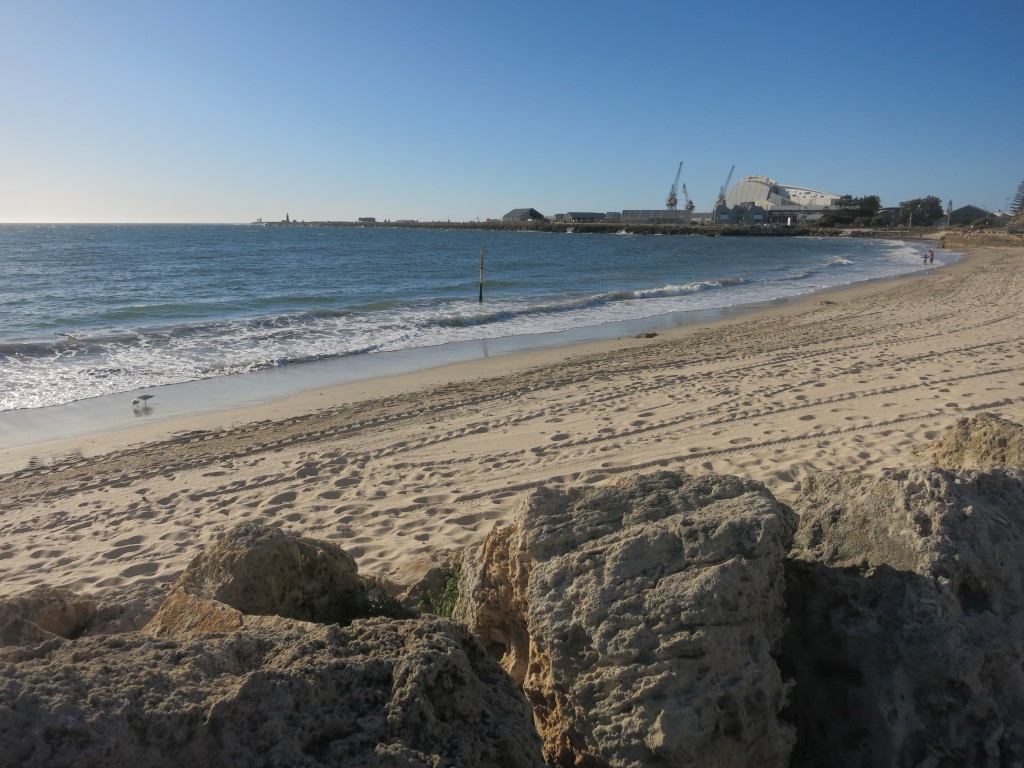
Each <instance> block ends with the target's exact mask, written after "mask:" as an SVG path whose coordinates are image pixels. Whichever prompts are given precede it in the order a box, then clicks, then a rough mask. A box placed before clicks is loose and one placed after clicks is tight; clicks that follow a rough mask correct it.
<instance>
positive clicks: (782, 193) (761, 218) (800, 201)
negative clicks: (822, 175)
mask: <svg viewBox="0 0 1024 768" xmlns="http://www.w3.org/2000/svg"><path fill="white" fill-rule="evenodd" d="M839 197H840V196H839V195H837V194H834V193H832V192H822V191H821V190H818V189H809V188H808V187H795V186H792V185H787V184H778V183H777V182H775V181H774V180H773V179H769V178H768V177H767V176H746V177H744V178H742V179H740V180H739V181H738V182H736V184H735V185H733V188H732V189H730V190H729V191H728V193H727V194H726V196H725V204H724V205H717V206H715V211H714V220H715V222H716V223H718V224H729V223H732V224H765V223H768V222H769V221H789V222H792V221H794V220H796V221H813V220H816V219H818V218H821V214H822V212H824V210H825V209H826V208H828V207H829V206H830V205H834V204H835V203H836V202H838V200H839Z"/></svg>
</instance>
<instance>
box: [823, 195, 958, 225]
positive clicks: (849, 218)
mask: <svg viewBox="0 0 1024 768" xmlns="http://www.w3.org/2000/svg"><path fill="white" fill-rule="evenodd" d="M944 215H945V211H943V209H942V201H941V200H939V198H937V197H935V196H934V195H929V196H928V197H917V198H914V199H913V200H906V201H904V202H902V203H900V204H899V207H898V208H897V209H895V210H893V209H883V208H882V202H881V200H879V198H878V195H867V196H865V197H853V196H852V195H843V196H842V197H840V198H839V201H838V202H836V203H833V204H832V206H831V207H830V208H829V209H828V210H827V211H825V212H824V213H823V214H822V216H821V220H820V221H819V222H818V224H819V225H820V226H822V227H892V226H913V225H914V223H915V222H916V223H917V225H918V226H929V225H931V224H934V223H935V222H936V221H938V220H940V219H941V218H942V217H943V216H944Z"/></svg>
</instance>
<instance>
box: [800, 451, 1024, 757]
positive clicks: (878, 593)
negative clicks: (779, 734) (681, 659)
mask: <svg viewBox="0 0 1024 768" xmlns="http://www.w3.org/2000/svg"><path fill="white" fill-rule="evenodd" d="M796 510H797V511H798V512H799V513H800V516H801V520H800V529H799V531H798V533H797V536H796V541H795V546H794V550H793V556H794V558H793V560H792V561H791V562H790V564H789V565H788V567H787V575H786V578H787V592H786V601H787V603H788V605H789V616H790V621H791V623H790V630H789V632H788V634H787V639H786V643H785V653H784V661H783V668H784V671H785V672H786V674H787V675H789V674H791V675H792V676H793V677H794V678H795V679H796V693H795V694H794V696H793V707H792V710H791V712H790V713H789V715H790V716H791V718H792V719H793V721H794V722H795V723H796V724H797V726H798V745H797V748H796V750H795V752H794V765H798V766H804V765H806V766H812V765H814V766H820V765H834V766H861V765H873V766H919V765H935V766H939V765H950V766H953V765H994V766H1009V765H1020V764H1022V763H1024V725H1022V724H1024V672H1022V668H1021V659H1022V658H1024V560H1022V557H1021V553H1022V552H1024V473H1022V472H1021V471H1019V470H992V471H990V472H972V471H947V470H939V469H930V470H924V471H910V472H898V473H897V472H889V473H886V474H884V475H883V476H882V477H879V478H868V477H864V476H859V475H843V474H838V473H824V474H819V475H812V476H810V477H809V478H808V479H807V480H806V481H805V483H804V485H803V491H802V494H801V496H800V498H799V500H798V502H797V504H796Z"/></svg>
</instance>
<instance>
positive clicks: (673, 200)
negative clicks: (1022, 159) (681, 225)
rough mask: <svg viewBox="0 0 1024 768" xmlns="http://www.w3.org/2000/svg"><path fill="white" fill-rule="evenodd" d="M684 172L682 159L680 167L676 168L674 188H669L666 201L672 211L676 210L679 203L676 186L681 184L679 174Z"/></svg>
mask: <svg viewBox="0 0 1024 768" xmlns="http://www.w3.org/2000/svg"><path fill="white" fill-rule="evenodd" d="M682 172H683V161H682V160H680V161H679V168H677V169H676V180H675V181H673V182H672V189H670V190H669V193H668V200H666V201H665V205H666V207H667V208H668V209H669V210H670V211H674V210H675V209H676V205H677V204H678V203H679V198H678V197H677V196H676V187H678V186H679V174H681V173H682ZM684 186H685V185H684Z"/></svg>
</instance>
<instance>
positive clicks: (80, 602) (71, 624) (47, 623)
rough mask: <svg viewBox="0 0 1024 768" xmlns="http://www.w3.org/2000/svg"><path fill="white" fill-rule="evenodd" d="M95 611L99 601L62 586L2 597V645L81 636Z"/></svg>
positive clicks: (0, 615) (0, 631)
mask: <svg viewBox="0 0 1024 768" xmlns="http://www.w3.org/2000/svg"><path fill="white" fill-rule="evenodd" d="M95 613H96V601H95V600H93V599H92V598H90V597H87V596H85V595H79V594H77V593H75V592H72V591H71V590H68V589H62V588H59V587H36V588H34V589H31V590H29V591H28V592H24V593H22V594H20V595H14V596H11V597H3V598H0V646H3V645H32V644H34V643H40V642H43V641H45V640H49V639H52V638H56V637H65V638H74V637H78V636H79V635H80V634H82V632H84V631H85V629H86V627H88V626H89V622H90V621H92V619H93V616H94V614H95Z"/></svg>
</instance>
